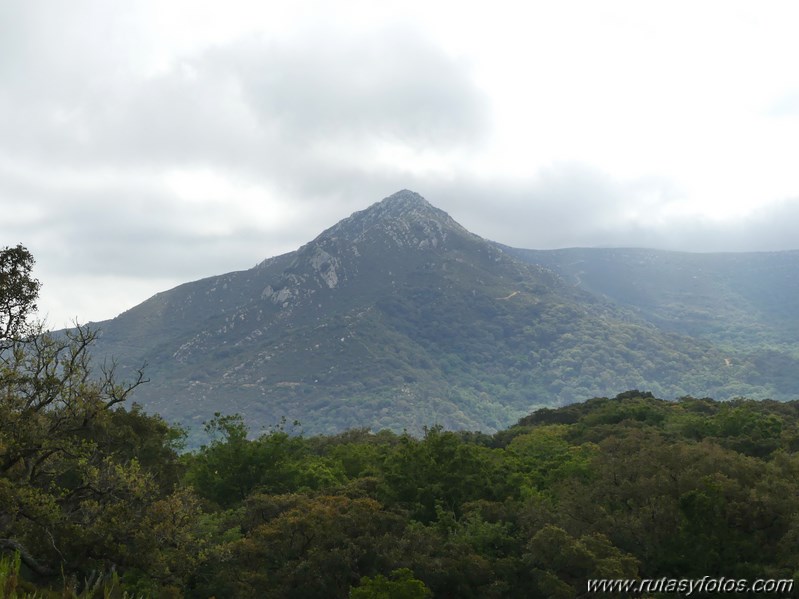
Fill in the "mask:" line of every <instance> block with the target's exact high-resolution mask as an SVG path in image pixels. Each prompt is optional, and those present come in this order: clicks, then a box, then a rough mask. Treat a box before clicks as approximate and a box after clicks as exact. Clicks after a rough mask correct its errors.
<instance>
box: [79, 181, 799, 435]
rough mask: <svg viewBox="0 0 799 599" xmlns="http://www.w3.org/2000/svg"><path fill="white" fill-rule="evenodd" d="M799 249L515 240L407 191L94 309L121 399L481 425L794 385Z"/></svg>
mask: <svg viewBox="0 0 799 599" xmlns="http://www.w3.org/2000/svg"><path fill="white" fill-rule="evenodd" d="M797 258H799V254H797V253H796V252H779V253H759V254H725V255H720V254H701V255H700V254H683V253H675V252H660V251H653V250H635V249H617V250H605V249H602V250H600V249H595V250H594V249H575V250H556V251H532V250H518V249H513V248H509V247H506V246H502V245H500V244H497V243H494V242H491V241H487V240H485V239H482V238H480V237H478V236H477V235H474V234H472V233H470V232H469V231H467V230H465V229H464V228H463V227H462V226H460V225H459V224H458V223H456V222H455V221H454V220H453V219H452V218H451V217H450V216H449V215H447V214H446V213H445V212H443V211H441V210H439V209H437V208H435V207H433V206H431V205H430V204H429V203H428V202H427V201H426V200H424V199H423V198H422V197H421V196H419V195H418V194H416V193H413V192H411V191H401V192H399V193H396V194H394V195H393V196H391V197H389V198H386V199H384V200H383V201H381V202H378V203H377V204H375V205H373V206H371V207H370V208H368V209H366V210H363V211H361V212H356V213H355V214H353V215H352V216H350V217H349V218H346V219H344V220H343V221H341V222H339V223H338V224H336V225H334V226H333V227H331V228H330V229H327V230H326V231H324V232H322V233H321V234H320V235H319V236H318V237H316V238H315V239H314V240H312V241H310V242H309V243H307V244H306V245H304V246H302V247H301V248H299V249H298V250H296V251H294V252H290V253H288V254H284V255H281V256H276V257H274V258H270V259H268V260H265V261H264V262H262V263H261V264H259V265H258V266H256V267H255V268H252V269H250V270H246V271H241V272H233V273H228V274H224V275H220V276H216V277H211V278H208V279H203V280H200V281H195V282H192V283H186V284H184V285H181V286H179V287H176V288H174V289H172V290H169V291H166V292H163V293H159V294H157V295H156V296H154V297H152V298H150V299H149V300H147V301H145V302H143V303H142V304H140V305H138V306H136V307H134V308H132V309H130V310H128V311H127V312H125V313H123V314H121V315H120V316H119V317H117V318H115V319H113V320H110V321H106V322H101V323H98V324H97V325H96V326H97V327H99V328H100V330H101V336H100V339H99V343H98V346H97V348H96V349H95V356H96V357H97V358H98V360H102V359H104V358H107V357H110V356H113V357H114V358H115V359H116V360H117V362H119V363H120V365H121V366H122V367H123V369H124V368H130V369H133V368H136V367H138V366H140V365H141V364H142V363H143V362H146V363H147V364H148V365H149V366H148V369H147V376H148V377H149V378H150V380H151V382H150V383H149V384H148V385H144V386H142V387H140V388H139V389H138V390H137V393H136V400H137V401H139V402H141V403H142V404H143V405H144V406H145V408H146V409H147V410H148V411H154V412H158V413H161V414H162V415H163V416H164V417H165V418H167V419H168V420H170V421H178V422H181V423H182V424H184V425H186V426H188V427H189V428H190V429H192V430H194V431H197V430H199V428H200V424H201V423H202V422H204V421H207V420H209V419H210V418H211V417H212V415H213V414H214V413H215V412H223V413H240V414H242V415H243V416H244V418H245V421H246V422H247V423H248V424H249V425H250V426H251V428H252V429H253V430H255V431H258V430H262V429H263V428H264V427H269V426H271V425H274V424H276V423H278V422H280V420H281V418H286V419H288V421H293V420H295V419H296V420H299V421H301V422H302V425H303V428H304V430H306V431H307V432H309V433H334V432H337V431H341V430H344V429H347V428H352V427H363V426H365V427H369V428H371V429H373V430H380V429H383V428H388V429H391V430H394V431H401V430H403V429H406V430H409V431H412V432H415V433H421V431H422V430H423V427H425V426H430V425H432V424H436V423H438V424H441V425H443V426H445V427H447V428H451V429H472V430H483V431H488V432H492V431H496V430H500V429H501V428H503V427H505V426H507V425H508V424H510V423H512V422H514V421H515V420H516V419H518V418H519V417H521V416H523V415H524V414H527V413H529V412H530V411H531V410H533V409H535V408H537V407H542V406H557V405H563V404H567V403H571V402H574V401H578V400H581V399H583V398H586V397H592V396H603V395H612V394H613V393H614V392H615V391H616V390H618V389H619V388H641V389H649V390H651V391H652V392H654V393H655V394H656V395H658V396H660V397H666V398H676V397H681V396H685V395H694V396H710V397H715V398H718V399H731V398H733V397H741V396H744V397H752V398H774V399H778V400H789V399H794V398H797V397H799V351H797V345H796V341H795V340H796V339H797V338H799V309H797V308H799V306H797V298H799V260H797Z"/></svg>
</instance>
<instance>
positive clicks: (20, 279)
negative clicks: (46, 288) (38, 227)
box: [0, 245, 41, 348]
mask: <svg viewBox="0 0 799 599" xmlns="http://www.w3.org/2000/svg"><path fill="white" fill-rule="evenodd" d="M34 263H35V260H34V259H33V255H31V253H30V252H29V251H28V250H27V249H25V248H24V247H23V246H22V245H17V246H16V247H13V248H9V247H5V248H3V249H2V250H0V348H2V347H3V344H5V343H6V342H7V341H8V340H10V339H15V338H17V337H18V336H19V335H20V334H23V333H24V332H25V324H26V322H27V318H28V315H29V314H31V313H33V312H35V311H36V299H37V297H38V296H39V287H40V286H41V284H40V283H39V281H37V280H36V279H34V278H33V277H32V276H31V269H32V268H33V265H34Z"/></svg>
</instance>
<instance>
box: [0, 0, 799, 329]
mask: <svg viewBox="0 0 799 599" xmlns="http://www.w3.org/2000/svg"><path fill="white" fill-rule="evenodd" d="M797 23H799V5H797V4H796V3H795V2H768V1H764V2H757V3H755V2H733V1H729V0H726V1H722V2H703V1H695V0H692V1H690V2H679V1H675V0H671V1H669V2H645V1H640V0H634V1H629V2H617V1H608V0H603V1H602V2H596V1H585V2H571V1H559V2H530V1H528V2H501V1H494V2H491V3H489V2H472V3H470V2H463V0H460V1H458V2H454V1H453V2H449V1H447V2H424V3H422V2H413V1H409V0H406V1H404V2H402V3H399V2H398V3H394V2H373V1H363V2H358V1H341V0H337V1H336V2H318V3H315V2H305V1H297V0H295V1H293V2H280V3H278V2H264V1H263V0H254V1H252V2H248V1H243V0H225V1H224V2H196V1H185V2H184V1H175V0H170V1H169V2H164V1H163V0H156V1H153V2H149V1H139V0H124V1H114V0H70V1H69V2H66V1H61V0H52V1H47V0H40V1H39V0H2V1H1V2H0V115H1V116H0V246H5V245H15V244H17V243H20V242H21V243H23V244H24V245H26V246H27V247H28V248H29V249H30V250H31V251H32V252H33V254H34V256H35V257H36V259H37V268H36V274H37V276H38V278H39V279H40V280H41V281H42V283H43V285H44V287H43V290H42V296H41V301H40V314H41V316H43V317H46V318H47V320H48V322H49V324H50V325H51V326H53V327H60V326H63V325H66V324H68V323H69V322H70V321H71V320H72V319H75V318H77V319H78V320H79V321H80V322H87V321H99V320H103V319H107V318H111V317H114V316H116V315H117V314H119V313H120V312H122V311H124V310H126V309H128V308H130V307H132V306H134V305H136V304H138V303H140V302H141V301H143V300H145V299H146V298H147V297H149V296H150V295H152V294H154V293H156V292H158V291H163V290H165V289H168V288H171V287H173V286H175V285H177V284H179V283H183V282H186V281H191V280H195V279H198V278H201V277H205V276H211V275H215V274H221V273H224V272H229V271H232V270H242V269H246V268H249V267H251V266H254V265H255V264H256V263H257V262H260V261H261V260H263V259H264V258H267V257H270V256H273V255H276V254H279V253H283V252H286V251H290V250H293V249H296V248H297V247H298V246H300V245H302V244H303V243H305V242H307V241H309V240H310V239H312V238H313V237H314V236H316V235H317V234H318V233H319V232H320V231H321V230H323V229H324V228H327V227H328V226H330V225H332V224H334V223H335V222H337V221H338V220H340V219H341V218H344V217H346V216H348V215H349V214H350V213H352V212H353V211H355V210H360V209H363V208H366V207H367V206H369V205H370V204H372V203H374V202H376V201H379V200H380V199H382V198H384V197H386V196H388V195H390V194H392V193H393V192H395V191H397V190H399V189H402V188H409V189H412V190H414V191H417V192H419V193H421V194H422V195H423V196H425V197H426V198H427V199H428V200H429V201H430V202H431V203H433V204H434V205H436V206H438V207H440V208H442V209H444V210H446V211H447V212H449V213H450V214H451V215H452V216H453V218H455V219H456V220H457V221H459V222H460V223H461V224H463V225H464V226H466V227H467V228H468V229H470V230H472V231H473V232H475V233H477V234H479V235H482V236H483V237H487V238H489V239H493V240H496V241H500V242H503V243H506V244H509V245H515V246H519V247H527V248H542V249H546V248H558V247H571V246H646V247H658V248H666V249H680V250H689V251H741V250H778V249H795V248H797V247H799V243H797V241H795V239H796V238H797V233H796V232H797V231H799V69H798V68H797V66H796V60H797V57H799V35H797V34H796V27H797Z"/></svg>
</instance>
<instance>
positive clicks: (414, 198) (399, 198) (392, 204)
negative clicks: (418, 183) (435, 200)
mask: <svg viewBox="0 0 799 599" xmlns="http://www.w3.org/2000/svg"><path fill="white" fill-rule="evenodd" d="M378 207H380V208H383V209H385V210H390V211H392V212H396V213H403V212H408V211H415V210H430V209H433V210H435V208H434V207H433V205H432V204H431V203H430V202H428V201H427V200H425V199H424V198H423V197H422V196H421V195H419V194H418V193H416V192H415V191H411V190H410V189H402V190H400V191H398V192H397V193H394V194H391V195H390V196H388V197H387V198H384V199H383V200H381V201H379V202H377V203H376V204H373V205H372V208H378Z"/></svg>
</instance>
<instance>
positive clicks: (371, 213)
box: [317, 189, 469, 247]
mask: <svg viewBox="0 0 799 599" xmlns="http://www.w3.org/2000/svg"><path fill="white" fill-rule="evenodd" d="M447 232H458V233H459V234H466V235H469V233H468V232H467V231H466V230H465V229H464V228H463V227H462V226H461V225H459V224H458V223H457V222H455V221H454V220H453V219H452V217H451V216H450V215H449V214H447V213H446V212H444V211H443V210H440V209H439V208H436V207H435V206H433V205H432V204H430V202H428V201H427V200H425V199H424V198H423V197H422V196H421V195H419V194H418V193H416V192H414V191H410V190H408V189H403V190H401V191H398V192H397V193H395V194H392V195H390V196H388V197H387V198H384V199H383V200H381V201H379V202H377V203H375V204H372V205H371V206H369V207H368V208H366V209H365V210H360V211H358V212H355V213H353V214H352V215H351V216H349V217H348V218H345V219H344V220H342V221H341V222H339V223H338V224H336V225H334V226H333V227H331V228H329V229H328V230H326V231H325V232H324V233H322V234H321V235H320V236H319V237H318V238H317V241H320V240H324V239H328V240H330V239H336V238H343V239H347V240H349V241H351V242H357V241H362V240H364V239H365V238H367V237H369V236H371V235H374V234H376V233H381V234H383V235H386V234H387V235H388V236H389V237H391V238H392V239H393V240H394V241H395V242H397V243H398V244H400V245H408V244H411V245H418V244H421V245H422V247H424V245H425V244H424V243H423V242H424V240H425V239H428V240H429V241H430V242H431V243H433V246H436V245H437V244H438V241H443V240H444V238H445V237H446V235H447ZM434 237H435V238H437V239H436V241H433V238H434Z"/></svg>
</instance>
